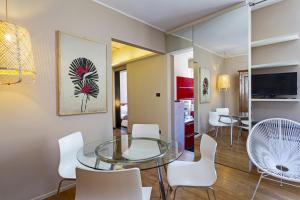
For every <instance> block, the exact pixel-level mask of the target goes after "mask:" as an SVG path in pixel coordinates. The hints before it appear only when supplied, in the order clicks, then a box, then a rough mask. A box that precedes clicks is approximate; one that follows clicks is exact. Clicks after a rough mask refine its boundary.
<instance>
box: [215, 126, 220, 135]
mask: <svg viewBox="0 0 300 200" xmlns="http://www.w3.org/2000/svg"><path fill="white" fill-rule="evenodd" d="M218 131H219V127H216V132H215V137H216V138H217V137H218Z"/></svg>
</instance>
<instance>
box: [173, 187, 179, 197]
mask: <svg viewBox="0 0 300 200" xmlns="http://www.w3.org/2000/svg"><path fill="white" fill-rule="evenodd" d="M177 189H178V187H176V188H175V190H174V195H173V200H175V198H176V192H177Z"/></svg>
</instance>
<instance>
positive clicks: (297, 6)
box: [252, 0, 300, 121]
mask: <svg viewBox="0 0 300 200" xmlns="http://www.w3.org/2000/svg"><path fill="white" fill-rule="evenodd" d="M299 10H300V1H299V0H285V1H282V2H280V3H278V4H274V5H272V6H269V7H266V8H263V9H260V10H257V11H254V12H253V13H252V37H253V40H254V41H255V40H259V39H264V38H268V37H273V36H280V35H284V34H291V33H299V32H300V26H299V24H300V12H299ZM299 52H300V40H296V41H291V42H286V43H281V44H276V45H269V46H265V47H260V48H254V49H252V63H253V64H254V65H255V64H263V63H269V62H279V61H289V60H298V61H300V55H299ZM289 71H297V72H298V87H299V85H300V80H299V79H300V78H299V75H300V68H299V67H298V68H297V67H286V68H278V69H264V70H252V73H253V74H255V73H272V72H289ZM298 98H300V93H299V90H298ZM252 106H253V109H252V112H253V120H256V121H257V120H262V119H266V118H270V117H283V118H290V119H293V120H296V121H300V115H299V112H300V103H286V102H253V103H252Z"/></svg>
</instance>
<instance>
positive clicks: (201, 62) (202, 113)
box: [194, 46, 224, 133]
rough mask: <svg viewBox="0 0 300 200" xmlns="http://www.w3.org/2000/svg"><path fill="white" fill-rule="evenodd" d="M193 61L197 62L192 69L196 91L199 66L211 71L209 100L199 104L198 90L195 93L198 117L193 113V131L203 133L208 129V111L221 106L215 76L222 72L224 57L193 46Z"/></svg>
mask: <svg viewBox="0 0 300 200" xmlns="http://www.w3.org/2000/svg"><path fill="white" fill-rule="evenodd" d="M194 61H195V62H197V63H198V64H197V67H196V68H195V71H194V72H195V74H194V87H195V90H196V91H200V73H199V69H200V68H201V67H203V68H207V69H209V70H210V73H211V101H210V102H209V103H202V104H200V92H197V93H195V112H198V117H197V115H195V131H196V132H201V133H203V132H207V131H208V130H209V125H208V114H209V111H213V110H215V109H216V108H218V107H221V106H222V95H221V93H220V92H219V90H218V89H217V77H218V75H219V74H221V73H223V70H224V58H223V57H220V56H218V55H216V54H213V53H210V52H208V51H206V50H204V49H201V48H199V47H197V46H194Z"/></svg>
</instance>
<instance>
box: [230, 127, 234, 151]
mask: <svg viewBox="0 0 300 200" xmlns="http://www.w3.org/2000/svg"><path fill="white" fill-rule="evenodd" d="M232 144H233V124H231V126H230V146H232Z"/></svg>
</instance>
